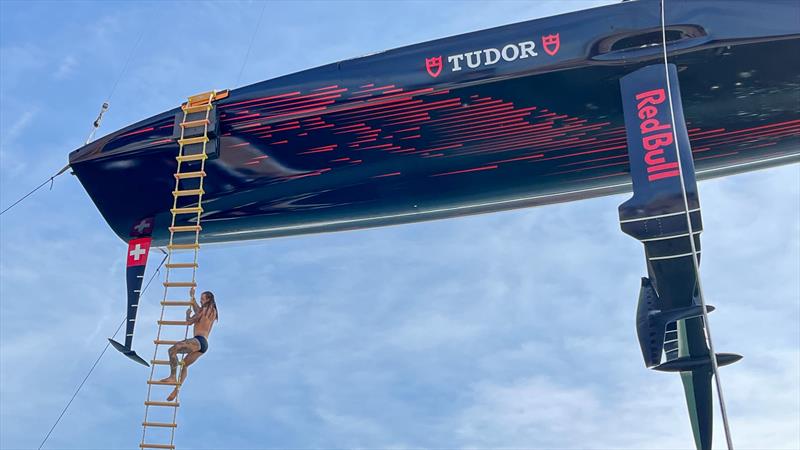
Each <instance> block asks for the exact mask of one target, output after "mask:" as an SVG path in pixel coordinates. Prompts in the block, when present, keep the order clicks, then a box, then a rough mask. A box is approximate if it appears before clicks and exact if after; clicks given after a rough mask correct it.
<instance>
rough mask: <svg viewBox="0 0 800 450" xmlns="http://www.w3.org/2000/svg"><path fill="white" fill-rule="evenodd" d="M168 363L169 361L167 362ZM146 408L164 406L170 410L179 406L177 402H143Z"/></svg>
mask: <svg viewBox="0 0 800 450" xmlns="http://www.w3.org/2000/svg"><path fill="white" fill-rule="evenodd" d="M167 363H169V361H167ZM144 404H145V405H146V406H166V407H171V408H177V407H179V406H181V404H180V403H179V402H149V401H148V402H144Z"/></svg>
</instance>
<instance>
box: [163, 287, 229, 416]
mask: <svg viewBox="0 0 800 450" xmlns="http://www.w3.org/2000/svg"><path fill="white" fill-rule="evenodd" d="M194 290H195V288H191V289H190V290H189V297H190V298H191V300H190V301H191V302H192V305H191V306H190V307H189V309H187V310H186V322H188V323H189V324H192V325H194V337H193V338H191V339H184V340H182V341H180V342H178V343H177V344H175V345H173V346H172V347H170V348H169V351H168V353H169V376H168V377H167V378H164V379H163V380H161V382H162V383H170V384H171V383H175V382H176V381H177V379H176V378H175V375H176V374H177V371H178V362H179V361H178V355H179V354H186V356H185V357H184V358H183V361H182V363H181V366H182V367H181V379H180V381H178V382H177V383H178V385H177V386H175V389H173V390H172V393H171V394H169V396H168V397H167V401H168V402H171V401H173V400H175V397H177V396H178V386H183V382H184V381H186V375H187V374H188V373H189V372H188V369H189V366H190V365H192V363H194V362H195V361H197V359H198V358H199V357H201V356H203V354H204V353H205V352H206V351H207V350H208V335H209V334H210V333H211V328H212V327H213V326H214V322H215V321H216V320H217V319H218V318H219V315H218V314H217V303H216V301H215V300H214V294H212V293H211V291H206V292H203V293H202V294H200V306H198V305H197V302H196V301H195V299H194ZM192 312H194V315H191V314H192Z"/></svg>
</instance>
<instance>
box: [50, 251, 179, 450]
mask: <svg viewBox="0 0 800 450" xmlns="http://www.w3.org/2000/svg"><path fill="white" fill-rule="evenodd" d="M166 260H167V257H166V256H164V259H162V260H161V263H160V264H159V265H158V267H156V271H155V272H153V275H151V276H150V279H149V280H148V281H147V284H146V285H145V286H144V289H142V292H141V293H140V294H139V296H140V297H141V296H142V295H144V293H145V291H147V288H148V287H150V283H151V282H152V281H153V279H154V278H155V277H156V275H158V274H159V272H160V271H161V266H163V265H164V261H166ZM124 323H125V317H123V318H122V322H120V323H119V326H118V327H117V331H115V332H114V335H113V336H111V338H112V339H113V338H115V337H117V333H119V330H120V329H121V328H122V325H123V324H124ZM109 345H111V343H110V342H106V346H105V347H103V351H102V352H100V356H98V357H97V359H95V360H94V364H92V367H91V368H90V369H89V372H88V373H87V374H86V376H85V377H83V381H81V384H79V385H78V389H75V392H74V393H73V394H72V398H70V399H69V401H68V402H67V405H66V406H65V407H64V409H62V410H61V414H59V415H58V419H56V422H55V423H54V424H53V426H52V427H50V431H48V432H47V435H46V436H45V437H44V439H43V440H42V443H41V444H39V448H38V450H42V447H43V446H44V444H45V443H46V442H47V440H48V439H49V438H50V434H51V433H53V430H55V429H56V425H58V423H59V422H61V418H62V417H64V414H65V413H66V412H67V409H69V407H70V405H72V401H73V400H75V397H77V396H78V392H80V390H81V388H82V387H83V385H84V383H86V380H88V379H89V376H90V375H91V374H92V372H94V368H95V367H97V364H98V363H99V362H100V359H102V358H103V355H105V353H106V350H108V347H109Z"/></svg>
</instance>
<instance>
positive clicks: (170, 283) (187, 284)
mask: <svg viewBox="0 0 800 450" xmlns="http://www.w3.org/2000/svg"><path fill="white" fill-rule="evenodd" d="M163 284H164V287H197V283H195V282H194V281H165V282H164V283H163Z"/></svg>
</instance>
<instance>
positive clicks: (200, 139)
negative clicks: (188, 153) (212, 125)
mask: <svg viewBox="0 0 800 450" xmlns="http://www.w3.org/2000/svg"><path fill="white" fill-rule="evenodd" d="M206 142H208V136H197V137H190V138H183V139H178V144H180V145H192V144H204V143H206Z"/></svg>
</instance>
